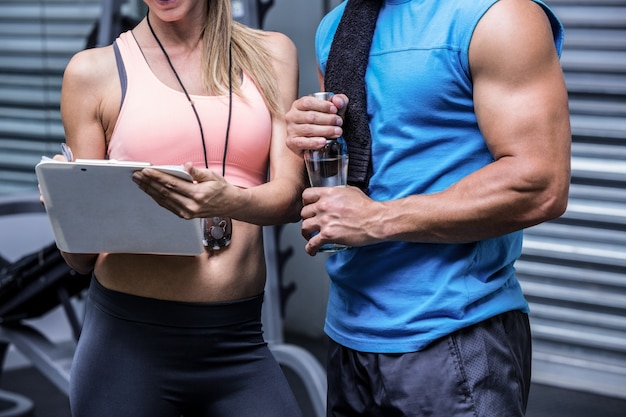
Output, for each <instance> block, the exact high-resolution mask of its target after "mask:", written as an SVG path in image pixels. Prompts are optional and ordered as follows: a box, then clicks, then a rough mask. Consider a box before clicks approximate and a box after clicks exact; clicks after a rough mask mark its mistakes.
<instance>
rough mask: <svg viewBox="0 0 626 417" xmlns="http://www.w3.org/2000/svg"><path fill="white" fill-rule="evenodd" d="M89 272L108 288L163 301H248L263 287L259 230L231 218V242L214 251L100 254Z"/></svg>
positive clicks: (261, 241) (263, 264)
mask: <svg viewBox="0 0 626 417" xmlns="http://www.w3.org/2000/svg"><path fill="white" fill-rule="evenodd" d="M163 238H164V239H167V236H164V237H163ZM94 274H95V276H96V278H97V279H98V281H99V282H100V283H101V284H102V285H103V286H105V287H106V288H109V289H111V290H115V291H120V292H124V293H128V294H133V295H139V296H143V297H150V298H157V299H163V300H174V301H186V302H219V301H231V300H237V299H242V298H248V297H253V296H256V295H258V294H260V293H261V292H263V288H264V286H265V256H264V252H263V234H262V229H261V227H259V226H256V225H252V224H249V223H243V222H238V221H234V220H233V235H232V241H231V244H230V245H229V246H228V247H226V248H223V249H221V250H218V251H213V250H207V249H205V252H204V253H202V254H200V255H198V256H170V255H136V254H101V255H100V256H99V257H98V260H97V262H96V266H95V269H94Z"/></svg>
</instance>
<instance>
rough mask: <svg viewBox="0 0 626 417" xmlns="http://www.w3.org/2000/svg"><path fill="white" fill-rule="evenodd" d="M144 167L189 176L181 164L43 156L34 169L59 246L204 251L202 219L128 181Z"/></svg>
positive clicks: (172, 252)
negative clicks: (162, 203)
mask: <svg viewBox="0 0 626 417" xmlns="http://www.w3.org/2000/svg"><path fill="white" fill-rule="evenodd" d="M146 167H151V168H155V169H159V170H161V171H164V172H167V173H169V174H172V175H176V176H178V177H180V178H185V179H187V180H189V181H191V176H190V175H189V173H187V172H186V171H185V170H184V169H183V167H182V166H152V165H150V164H149V163H144V162H126V161H114V160H80V159H78V160H76V162H61V161H55V160H52V159H49V158H43V159H42V161H41V162H39V163H38V164H37V166H36V167H35V173H36V175H37V179H38V181H39V185H40V187H41V193H42V195H43V198H44V201H45V207H46V212H47V213H48V218H49V219H50V223H51V226H52V232H53V234H54V238H55V241H56V243H57V247H58V248H59V249H61V250H62V251H65V252H71V253H103V252H107V253H144V254H163V255H198V254H200V253H202V252H203V251H204V248H203V245H202V223H201V222H202V220H201V219H192V220H185V219H182V218H180V217H178V216H176V215H175V214H173V213H172V212H170V211H169V210H167V209H165V208H163V207H161V206H159V205H158V204H157V203H156V202H155V201H154V200H153V199H152V198H151V197H150V196H149V195H147V194H146V193H144V192H143V191H142V190H140V189H139V187H138V186H137V184H135V183H134V182H133V181H132V179H131V177H132V173H133V172H134V171H137V170H141V169H142V168H146Z"/></svg>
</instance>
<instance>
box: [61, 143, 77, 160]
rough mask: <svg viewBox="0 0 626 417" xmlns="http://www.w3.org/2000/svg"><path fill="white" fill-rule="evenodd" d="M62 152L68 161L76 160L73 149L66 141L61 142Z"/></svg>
mask: <svg viewBox="0 0 626 417" xmlns="http://www.w3.org/2000/svg"><path fill="white" fill-rule="evenodd" d="M61 153H62V154H63V156H64V157H65V158H66V159H67V162H72V161H73V160H74V155H73V154H72V150H71V149H70V147H69V146H67V144H65V143H61Z"/></svg>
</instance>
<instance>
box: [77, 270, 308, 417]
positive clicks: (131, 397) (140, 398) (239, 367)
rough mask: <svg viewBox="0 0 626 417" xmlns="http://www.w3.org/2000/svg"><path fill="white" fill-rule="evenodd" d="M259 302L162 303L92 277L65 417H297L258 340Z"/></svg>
mask: <svg viewBox="0 0 626 417" xmlns="http://www.w3.org/2000/svg"><path fill="white" fill-rule="evenodd" d="M262 300H263V296H262V295H260V296H258V297H253V298H250V299H246V300H239V301H234V302H227V303H182V302H174V301H163V300H155V299H151V298H145V297H137V296H133V295H128V294H124V293H119V292H116V291H110V290H108V289H106V288H104V287H103V286H102V285H100V284H99V283H98V282H97V280H95V279H93V280H92V282H91V285H90V288H89V295H88V299H87V309H86V316H85V321H84V326H83V330H82V333H81V336H80V340H79V343H78V347H77V350H76V354H75V356H74V360H73V363H72V370H71V379H70V405H71V410H72V415H73V416H76V417H112V416H115V417H180V416H184V417H201V416H202V417H204V416H211V417H220V416H229V417H230V416H238V417H258V416H289V417H292V416H301V412H300V410H299V407H298V404H297V402H296V399H295V397H294V395H293V393H292V391H291V388H290V387H289V384H288V383H287V380H286V378H285V376H284V375H283V373H282V370H281V368H280V366H279V365H278V363H277V362H276V360H275V359H274V357H273V356H272V354H271V352H270V350H269V349H268V347H267V344H266V343H265V341H264V340H263V336H262V331H261V305H262Z"/></svg>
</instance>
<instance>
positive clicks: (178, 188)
mask: <svg viewBox="0 0 626 417" xmlns="http://www.w3.org/2000/svg"><path fill="white" fill-rule="evenodd" d="M145 3H146V4H147V5H148V9H149V11H148V14H147V16H146V18H144V19H143V20H142V21H141V22H140V23H139V24H138V25H137V26H136V27H135V28H134V29H133V30H132V31H129V32H126V33H124V34H122V35H120V37H119V38H118V39H117V40H116V42H115V43H114V45H112V46H107V47H104V48H96V49H90V50H86V51H82V52H80V53H78V54H76V56H74V57H73V59H72V60H71V61H70V63H69V64H68V66H67V69H66V72H65V75H64V80H63V88H62V95H61V112H62V118H63V123H64V126H65V133H66V138H67V144H68V145H69V146H70V148H71V149H72V151H73V154H74V157H76V158H95V159H103V158H105V157H109V158H112V159H118V160H135V161H137V160H140V161H148V162H151V163H152V164H155V165H156V164H168V165H172V164H185V167H186V169H187V170H188V172H189V173H190V174H191V175H192V177H193V179H194V182H186V181H184V180H180V179H177V178H175V177H172V176H169V175H167V174H164V173H161V172H158V171H156V170H151V169H144V170H143V171H141V172H137V173H136V174H135V175H134V177H133V180H134V181H135V182H136V183H137V184H138V186H139V187H140V188H141V189H142V190H144V191H145V192H147V193H148V194H149V195H151V196H152V197H153V198H154V199H155V200H156V201H157V202H158V203H159V204H160V205H162V206H164V207H166V208H168V209H170V210H171V211H173V212H174V213H175V214H177V215H179V216H181V217H184V218H205V219H207V220H206V222H207V227H206V230H205V232H206V233H205V234H206V240H207V242H206V243H207V247H206V249H205V252H204V253H203V254H201V255H199V256H195V257H193V256H157V255H141V254H106V253H100V254H92V255H91V254H87V255H86V254H71V253H64V257H65V259H66V261H67V262H68V264H69V265H70V266H72V267H73V268H74V269H76V270H77V271H78V272H82V273H88V272H90V271H92V270H93V275H94V278H93V280H92V284H91V286H90V290H89V297H88V302H87V313H86V317H85V322H84V327H83V331H82V334H81V337H80V341H79V344H78V347H77V351H76V355H75V358H74V362H73V365H72V374H71V392H70V404H71V408H72V414H73V415H75V416H82V417H84V416H89V417H92V416H116V417H123V416H129V417H130V416H132V417H139V416H149V417H158V416H172V417H178V416H181V415H182V416H209V415H210V416H238V417H242V416H252V415H254V416H259V415H264V416H290V417H292V416H299V415H300V410H299V409H298V406H297V403H296V402H295V399H294V397H293V394H292V393H291V391H290V389H289V386H288V384H287V382H286V380H285V378H284V376H283V374H282V372H281V370H280V367H279V366H278V364H277V363H276V361H275V360H274V359H273V357H272V355H271V353H270V351H269V349H268V348H267V346H266V344H265V342H264V341H263V337H262V333H261V321H260V316H261V303H262V297H263V295H262V294H263V289H264V284H265V264H264V252H263V241H262V228H261V226H263V225H272V224H278V223H283V222H288V221H297V220H298V219H299V210H300V207H301V203H300V195H301V192H302V190H303V187H304V175H303V167H302V163H301V161H300V160H299V158H297V157H296V156H295V155H293V153H291V152H290V151H288V149H287V148H286V145H285V137H286V129H285V121H284V118H283V115H284V113H285V111H286V109H288V108H289V106H290V105H291V103H292V101H293V100H294V99H295V98H296V95H297V78H298V76H297V72H298V68H297V56H296V50H295V47H294V45H293V43H292V42H291V41H290V40H289V39H288V38H287V37H285V36H284V35H281V34H278V33H270V32H262V31H257V30H252V29H250V28H247V27H244V26H243V25H241V24H238V23H236V22H234V21H233V20H232V16H231V4H230V1H229V0H168V1H164V0H145ZM268 172H269V180H267V173H268ZM76 198H77V199H78V201H79V199H80V196H76ZM155 227H158V225H155ZM211 235H213V238H214V239H213V238H212V237H211ZM164 238H166V237H164Z"/></svg>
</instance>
